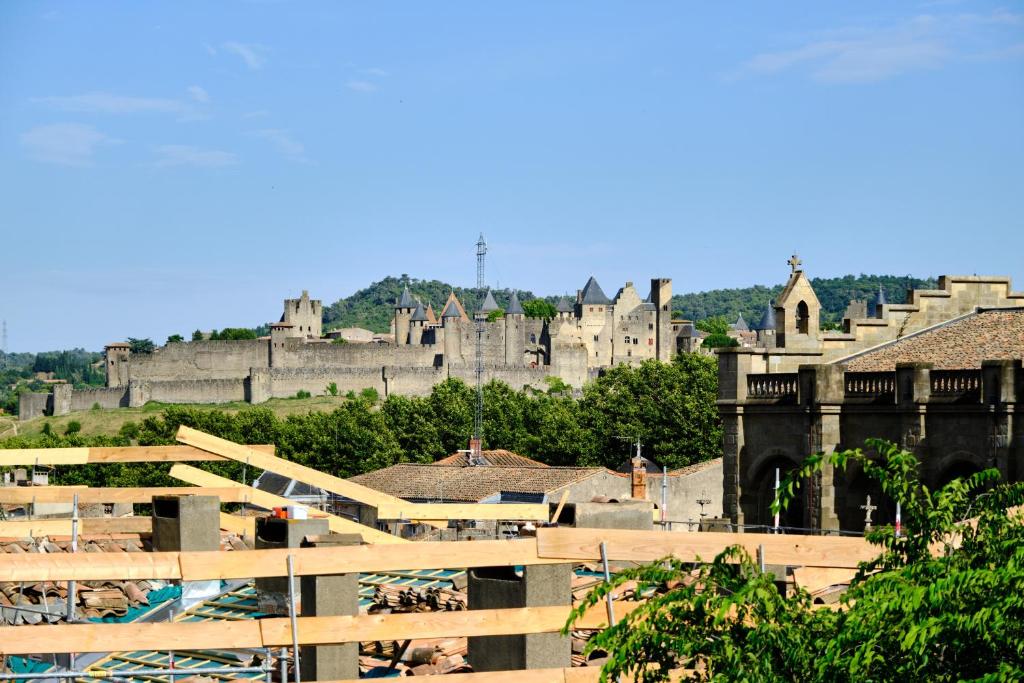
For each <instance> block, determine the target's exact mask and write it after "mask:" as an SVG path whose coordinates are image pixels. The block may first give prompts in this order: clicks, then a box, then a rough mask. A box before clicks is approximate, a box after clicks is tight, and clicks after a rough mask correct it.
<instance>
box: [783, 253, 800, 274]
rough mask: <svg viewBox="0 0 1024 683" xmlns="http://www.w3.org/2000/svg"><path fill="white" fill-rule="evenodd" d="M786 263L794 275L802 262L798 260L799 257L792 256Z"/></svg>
mask: <svg viewBox="0 0 1024 683" xmlns="http://www.w3.org/2000/svg"><path fill="white" fill-rule="evenodd" d="M786 263H788V264H789V267H790V268H792V269H793V272H794V273H795V272H796V271H798V270H800V266H802V265H803V263H804V262H803V261H801V260H800V257H799V256H797V255H796V254H793V255H792V256H790V257H789V260H788V261H786Z"/></svg>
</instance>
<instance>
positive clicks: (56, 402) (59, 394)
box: [53, 384, 75, 415]
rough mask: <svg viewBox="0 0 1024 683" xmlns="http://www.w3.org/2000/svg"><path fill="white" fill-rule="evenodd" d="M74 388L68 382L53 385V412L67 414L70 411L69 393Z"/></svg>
mask: <svg viewBox="0 0 1024 683" xmlns="http://www.w3.org/2000/svg"><path fill="white" fill-rule="evenodd" d="M74 390H75V388H74V387H73V386H71V385H70V384H54V385H53V414H54V415H67V414H68V413H70V412H71V394H72V393H73V392H74Z"/></svg>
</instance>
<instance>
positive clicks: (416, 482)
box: [349, 463, 605, 503]
mask: <svg viewBox="0 0 1024 683" xmlns="http://www.w3.org/2000/svg"><path fill="white" fill-rule="evenodd" d="M604 471H605V470H604V469H603V468H600V467H458V466H450V465H448V466H446V465H436V464H435V465H420V464H412V463H403V464H400V465H392V466H391V467H385V468H384V469H382V470H377V471H376V472H368V473H366V474H360V475H358V476H355V477H352V478H351V479H350V480H349V481H352V482H355V483H357V484H362V485H363V486H369V487H370V488H372V489H375V490H377V491H381V492H383V493H387V494H389V495H392V496H397V497H398V498H405V499H407V500H431V501H436V500H443V501H445V502H465V503H475V502H478V501H481V500H483V499H485V498H488V497H491V496H495V495H497V494H500V493H501V492H503V491H507V492H510V493H547V492H549V491H554V490H556V489H559V488H562V487H563V486H567V485H569V484H575V483H576V482H578V481H582V480H584V479H586V478H588V477H592V476H594V475H595V474H598V473H600V472H604Z"/></svg>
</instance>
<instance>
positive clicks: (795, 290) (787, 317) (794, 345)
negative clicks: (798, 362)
mask: <svg viewBox="0 0 1024 683" xmlns="http://www.w3.org/2000/svg"><path fill="white" fill-rule="evenodd" d="M788 263H789V266H790V268H791V269H792V273H791V274H790V276H789V282H787V283H786V287H785V289H783V290H782V294H781V295H779V300H778V301H777V302H776V303H775V345H776V346H777V347H778V348H781V349H805V348H818V345H819V342H818V339H819V337H820V328H821V324H820V318H821V303H820V302H819V301H818V295H817V294H815V293H814V288H813V287H811V281H810V280H808V279H807V276H806V275H805V274H804V271H803V269H802V268H801V267H800V266H801V265H802V263H801V261H800V259H799V258H798V257H797V255H796V254H793V257H792V258H790V259H789V261H788Z"/></svg>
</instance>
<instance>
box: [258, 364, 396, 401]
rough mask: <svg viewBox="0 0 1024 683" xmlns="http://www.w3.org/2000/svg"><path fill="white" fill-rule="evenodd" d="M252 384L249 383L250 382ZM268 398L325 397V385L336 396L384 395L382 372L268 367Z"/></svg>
mask: <svg viewBox="0 0 1024 683" xmlns="http://www.w3.org/2000/svg"><path fill="white" fill-rule="evenodd" d="M250 381H252V380H250ZM267 381H268V382H269V397H271V398H288V397H290V396H294V395H295V394H296V393H298V392H299V391H308V392H309V393H310V394H312V395H314V396H323V395H325V394H327V393H328V392H327V386H328V385H329V384H331V383H334V384H335V385H337V387H338V394H339V395H344V394H347V393H348V392H350V391H354V392H356V393H357V394H358V393H359V392H360V391H362V390H363V389H367V388H372V389H375V390H376V391H377V393H378V394H380V395H381V396H384V395H385V389H386V387H385V384H384V379H383V373H382V369H381V368H379V367H376V368H271V369H270V371H269V373H268V380H267Z"/></svg>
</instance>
